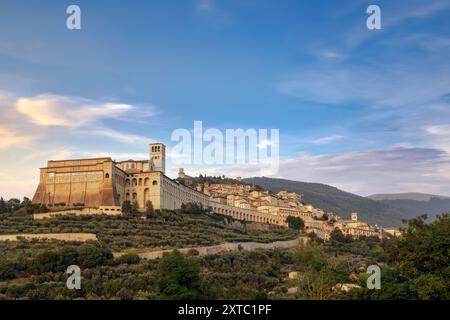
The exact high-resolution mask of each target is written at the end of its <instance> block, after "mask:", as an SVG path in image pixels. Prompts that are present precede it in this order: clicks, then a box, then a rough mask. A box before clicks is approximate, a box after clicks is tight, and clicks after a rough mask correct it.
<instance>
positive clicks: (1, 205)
mask: <svg viewBox="0 0 450 320" xmlns="http://www.w3.org/2000/svg"><path fill="white" fill-rule="evenodd" d="M7 212H8V206H7V205H6V202H5V200H3V197H2V198H0V213H7Z"/></svg>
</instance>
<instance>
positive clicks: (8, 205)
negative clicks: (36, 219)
mask: <svg viewBox="0 0 450 320" xmlns="http://www.w3.org/2000/svg"><path fill="white" fill-rule="evenodd" d="M49 211H50V210H49V208H47V207H46V206H45V205H41V204H35V203H32V202H31V200H30V199H29V198H27V197H24V198H23V200H22V201H20V200H19V199H15V198H13V199H9V200H8V201H5V200H4V199H3V197H2V198H0V214H2V213H15V212H25V213H28V214H32V213H37V212H49Z"/></svg>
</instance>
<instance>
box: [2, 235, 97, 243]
mask: <svg viewBox="0 0 450 320" xmlns="http://www.w3.org/2000/svg"><path fill="white" fill-rule="evenodd" d="M19 238H25V239H27V240H30V239H49V240H61V241H77V242H86V241H97V236H96V235H95V234H93V233H40V234H10V235H0V241H18V240H19Z"/></svg>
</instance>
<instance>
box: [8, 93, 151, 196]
mask: <svg viewBox="0 0 450 320" xmlns="http://www.w3.org/2000/svg"><path fill="white" fill-rule="evenodd" d="M154 110H155V109H154V107H153V106H151V107H142V106H136V105H132V104H123V103H116V102H109V101H96V100H91V99H84V98H80V97H70V96H61V95H51V94H42V95H38V96H34V97H16V96H15V95H14V94H11V93H6V92H0V113H1V114H2V117H0V167H2V168H4V169H5V168H7V170H2V171H1V174H0V196H4V197H21V196H32V194H33V192H34V188H35V187H36V184H37V180H38V178H39V170H38V168H40V167H43V166H44V165H45V163H46V161H47V160H50V159H53V160H61V159H69V158H89V157H94V156H96V155H98V154H99V153H100V152H98V148H99V146H101V145H105V144H106V145H108V146H109V148H111V152H110V153H109V154H106V153H105V154H104V156H111V157H113V158H114V159H118V160H123V159H129V158H130V157H133V156H139V158H141V159H145V158H148V156H144V155H145V154H144V153H138V152H136V151H135V150H146V146H147V145H148V143H151V142H154V139H152V138H149V137H145V136H141V135H136V134H134V133H130V132H127V131H125V130H124V129H121V130H118V129H117V128H116V127H120V128H126V127H129V126H125V125H120V124H124V123H125V122H128V121H136V122H140V121H142V120H147V121H148V118H149V117H150V116H152V115H153V114H154ZM107 120H114V123H115V124H116V126H114V127H109V126H108V122H107ZM136 125H140V123H136ZM134 148H136V149H134ZM117 149H119V150H126V151H129V152H125V151H124V152H117ZM80 150H81V151H80ZM133 150H134V151H133Z"/></svg>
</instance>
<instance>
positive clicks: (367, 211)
mask: <svg viewBox="0 0 450 320" xmlns="http://www.w3.org/2000/svg"><path fill="white" fill-rule="evenodd" d="M243 181H244V182H245V183H249V184H256V185H259V186H261V187H263V188H265V189H267V190H271V191H272V192H275V193H276V192H279V191H281V190H288V191H291V192H296V193H300V194H303V201H304V202H306V203H310V204H312V205H313V206H315V207H317V208H321V209H324V210H326V211H333V212H335V213H337V214H338V215H339V216H341V217H343V218H345V219H350V216H351V213H352V212H355V211H356V212H358V218H359V219H360V220H362V221H365V222H368V223H369V224H378V225H381V226H384V227H388V226H390V227H397V226H401V225H402V219H408V218H412V217H414V214H410V213H408V211H406V210H404V209H403V208H401V207H394V206H391V205H388V204H386V203H384V202H383V201H375V200H372V199H369V198H366V197H361V196H358V195H356V194H352V193H349V192H345V191H342V190H340V189H338V188H335V187H332V186H329V185H325V184H320V183H307V182H300V181H292V180H285V179H273V178H265V177H256V178H248V179H243Z"/></svg>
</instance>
